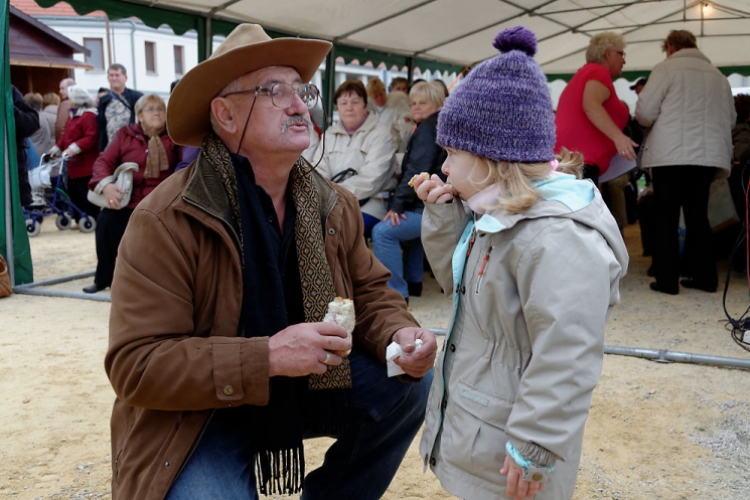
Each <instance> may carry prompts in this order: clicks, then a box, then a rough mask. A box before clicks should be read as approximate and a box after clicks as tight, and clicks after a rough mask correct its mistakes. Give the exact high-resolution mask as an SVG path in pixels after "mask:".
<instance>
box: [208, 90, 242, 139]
mask: <svg viewBox="0 0 750 500" xmlns="http://www.w3.org/2000/svg"><path fill="white" fill-rule="evenodd" d="M211 124H212V125H214V132H217V133H218V132H221V131H223V132H226V133H229V134H235V133H236V132H237V121H236V120H235V119H234V106H233V105H232V102H231V101H229V100H228V99H225V98H224V97H216V98H215V99H213V100H212V101H211Z"/></svg>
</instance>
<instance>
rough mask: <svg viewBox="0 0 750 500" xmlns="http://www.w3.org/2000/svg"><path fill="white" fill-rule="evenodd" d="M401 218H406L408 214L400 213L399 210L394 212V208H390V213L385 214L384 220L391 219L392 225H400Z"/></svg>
mask: <svg viewBox="0 0 750 500" xmlns="http://www.w3.org/2000/svg"><path fill="white" fill-rule="evenodd" d="M401 219H404V220H406V214H400V213H398V212H394V211H393V210H388V213H387V214H385V217H383V222H385V221H387V220H389V221H391V226H400V225H401Z"/></svg>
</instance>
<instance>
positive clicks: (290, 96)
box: [221, 82, 320, 109]
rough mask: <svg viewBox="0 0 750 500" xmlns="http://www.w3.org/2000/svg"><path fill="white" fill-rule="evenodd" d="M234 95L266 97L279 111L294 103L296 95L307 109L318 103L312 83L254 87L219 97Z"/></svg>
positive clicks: (316, 93)
mask: <svg viewBox="0 0 750 500" xmlns="http://www.w3.org/2000/svg"><path fill="white" fill-rule="evenodd" d="M235 94H254V95H255V97H256V98H257V97H258V96H261V95H267V96H269V97H270V98H271V104H273V105H274V106H275V107H277V108H280V109H286V108H288V107H289V106H291V105H292V103H293V102H294V95H295V94H297V95H298V96H299V98H300V99H301V100H302V102H304V103H305V105H306V106H307V107H308V108H312V107H313V106H315V103H317V102H318V96H319V95H320V91H319V90H318V87H316V86H315V85H313V84H312V83H302V84H300V85H297V86H296V87H295V86H292V85H290V84H288V83H284V82H276V83H274V84H272V85H271V86H269V87H255V88H254V89H250V90H238V91H237V92H229V93H226V94H224V95H222V96H221V97H227V96H230V95H235Z"/></svg>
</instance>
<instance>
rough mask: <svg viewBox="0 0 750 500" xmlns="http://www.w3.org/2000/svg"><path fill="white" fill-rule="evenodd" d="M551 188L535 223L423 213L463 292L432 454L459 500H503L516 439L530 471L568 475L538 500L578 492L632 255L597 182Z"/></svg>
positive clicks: (530, 214)
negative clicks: (614, 311) (613, 312)
mask: <svg viewBox="0 0 750 500" xmlns="http://www.w3.org/2000/svg"><path fill="white" fill-rule="evenodd" d="M540 189H544V190H545V191H544V196H545V198H547V199H546V200H543V201H539V202H537V203H536V204H535V205H534V206H533V207H532V208H530V209H529V210H528V211H526V212H525V213H522V214H509V213H507V212H505V211H503V210H496V211H493V212H491V213H488V214H485V215H484V216H482V217H481V218H480V219H478V221H477V223H476V225H473V222H472V223H471V224H469V225H467V223H470V222H471V219H470V217H469V216H468V215H467V214H466V213H464V209H463V208H462V205H461V203H458V202H454V203H452V204H449V205H436V204H433V203H427V204H426V206H425V212H424V215H423V218H422V241H423V243H424V248H425V252H426V254H427V257H428V259H429V261H430V264H431V266H432V269H433V271H434V272H435V277H436V278H437V279H438V281H439V282H440V285H441V286H442V287H443V289H444V290H446V291H448V292H449V293H451V292H452V293H453V297H454V318H453V323H452V325H451V328H450V329H449V335H448V336H447V338H446V341H445V347H444V349H443V352H442V353H440V355H439V356H438V361H437V365H436V368H435V378H434V381H433V384H432V388H431V392H430V396H429V400H428V402H427V416H426V419H425V430H424V434H423V436H422V442H421V444H420V453H421V456H422V457H423V459H424V461H425V465H427V464H429V465H430V466H431V468H432V470H433V471H434V472H435V474H436V475H437V477H438V478H439V479H440V482H441V484H442V485H443V487H444V488H445V489H446V490H447V491H448V492H450V493H452V494H453V495H456V496H458V497H461V498H466V499H471V500H483V499H497V498H505V487H506V477H505V476H503V475H501V474H500V469H501V468H502V466H503V462H504V460H505V455H506V453H505V445H506V442H507V441H508V440H510V441H511V442H512V444H513V445H514V446H515V448H516V449H517V450H519V451H520V452H521V453H522V454H523V455H524V456H525V457H526V458H527V459H529V460H532V461H535V462H537V463H541V464H546V465H553V464H554V465H555V466H556V469H555V470H554V472H552V474H551V475H550V479H549V480H548V482H547V484H546V486H545V489H544V490H543V492H542V493H540V494H538V495H536V497H535V499H536V500H549V499H554V500H562V499H570V498H571V497H572V496H573V491H574V489H575V482H576V475H577V472H578V463H579V460H580V455H581V447H582V441H583V431H584V424H585V422H586V418H587V416H588V412H589V407H590V403H591V393H592V391H593V389H594V387H595V386H596V384H597V382H598V380H599V376H600V372H601V366H602V358H603V348H604V327H605V323H606V321H607V317H608V315H609V312H610V308H611V307H612V306H613V305H615V304H617V303H618V302H619V300H620V294H619V280H620V278H621V277H622V276H623V275H624V274H625V271H626V268H627V263H628V255H627V250H626V248H625V244H624V243H623V241H622V238H621V236H620V232H619V230H618V228H617V223H616V222H615V221H614V219H613V218H612V216H611V215H610V213H609V211H608V209H607V207H606V206H605V205H604V203H603V202H602V199H601V196H600V195H599V191H598V190H596V189H595V188H594V186H593V184H591V183H590V182H588V181H578V180H574V179H573V177H572V176H561V177H559V178H555V179H551V180H549V181H547V182H546V183H545V185H544V186H542V187H541V188H540ZM472 225H473V227H472ZM472 234H473V235H474V237H475V238H474V243H473V246H472V247H471V252H470V254H469V255H468V257H467V256H466V253H467V249H468V247H469V244H468V243H469V239H470V238H471V235H472ZM454 248H455V252H454ZM451 256H452V257H451ZM482 271H483V272H482Z"/></svg>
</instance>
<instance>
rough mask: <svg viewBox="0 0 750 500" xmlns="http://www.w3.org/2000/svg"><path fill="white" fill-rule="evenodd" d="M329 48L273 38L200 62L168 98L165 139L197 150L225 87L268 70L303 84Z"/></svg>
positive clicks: (306, 41) (321, 43) (307, 41)
mask: <svg viewBox="0 0 750 500" xmlns="http://www.w3.org/2000/svg"><path fill="white" fill-rule="evenodd" d="M331 46H332V44H331V42H327V41H325V40H310V39H304V38H275V39H272V40H268V41H264V42H259V43H253V44H252V45H247V46H244V47H238V48H236V49H233V50H230V51H227V52H226V53H225V54H222V55H220V56H218V57H215V58H211V59H208V60H206V61H203V62H202V63H200V64H199V65H197V66H195V67H194V68H193V69H191V70H190V71H188V72H187V74H186V75H185V76H183V77H182V79H181V80H180V82H179V83H178V84H177V86H175V88H174V91H173V92H172V95H171V96H170V98H169V105H168V106H167V131H168V132H169V136H170V137H171V138H172V140H173V141H174V142H175V143H177V144H180V145H183V146H197V147H200V146H201V143H202V142H203V138H204V137H205V136H206V135H207V134H208V133H209V132H211V121H210V118H209V113H210V107H211V101H212V100H213V99H214V98H215V97H216V95H217V94H218V93H219V91H220V90H221V89H223V88H224V87H225V86H226V85H227V84H228V83H230V82H231V81H232V80H234V79H235V78H238V77H240V76H242V75H245V74H247V73H250V72H252V71H255V70H258V69H261V68H265V67H268V66H289V67H292V68H294V69H295V70H297V73H299V76H300V78H301V79H302V81H303V82H309V81H310V80H311V79H312V77H313V76H314V75H315V72H316V71H317V70H318V68H319V67H320V64H321V63H322V62H323V60H324V59H325V57H326V55H327V54H328V52H329V51H330V50H331Z"/></svg>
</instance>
